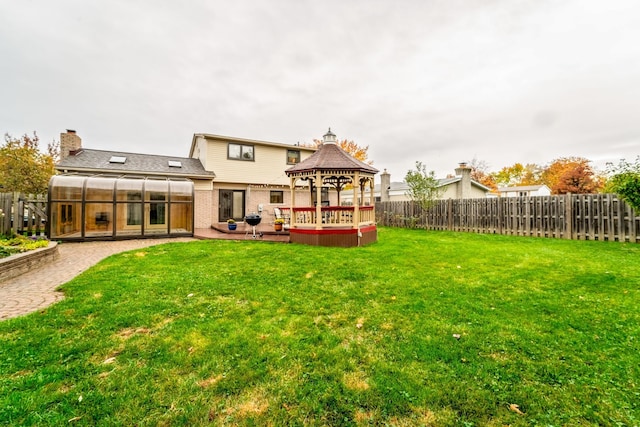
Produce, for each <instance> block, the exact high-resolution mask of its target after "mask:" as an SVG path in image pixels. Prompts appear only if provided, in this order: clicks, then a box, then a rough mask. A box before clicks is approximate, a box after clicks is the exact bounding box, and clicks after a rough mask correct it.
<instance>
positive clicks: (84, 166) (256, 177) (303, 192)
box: [48, 130, 335, 240]
mask: <svg viewBox="0 0 640 427" xmlns="http://www.w3.org/2000/svg"><path fill="white" fill-rule="evenodd" d="M315 151H316V149H315V148H311V147H302V146H299V145H287V144H282V143H275V142H266V141H257V140H250V139H242V138H235V137H225V136H220V135H210V134H204V133H201V134H195V135H194V136H193V139H192V143H191V148H190V151H189V157H173V156H161V155H152V154H140V153H130V152H121V151H106V150H93V149H89V148H85V147H83V146H82V140H81V138H80V137H79V136H78V135H77V134H76V132H75V131H73V130H67V132H66V133H62V134H61V135H60V153H61V160H60V161H59V162H58V164H57V165H56V170H57V171H58V173H59V175H56V176H54V177H53V178H52V180H51V182H50V185H49V200H50V202H51V203H50V204H49V210H50V212H49V221H48V223H49V224H50V231H49V236H50V237H51V238H54V239H59V240H84V239H91V238H100V239H110V238H135V237H141V236H142V237H155V236H178V235H193V230H194V229H195V228H210V227H217V226H221V224H224V225H225V226H226V221H227V219H229V218H234V219H236V220H237V221H243V220H244V218H245V217H246V215H247V214H249V213H251V212H256V213H259V214H260V215H262V216H263V217H267V219H268V220H271V219H273V218H271V217H272V216H273V215H274V210H273V208H274V207H281V208H284V207H289V201H290V199H291V193H292V192H291V191H290V190H289V179H288V178H287V176H286V174H285V172H284V171H285V169H287V168H288V167H291V166H292V165H295V164H297V163H299V162H300V161H302V160H304V159H306V158H307V157H309V156H310V155H311V154H313V153H314V152H315ZM295 192H299V193H300V197H301V198H303V197H304V196H307V197H308V196H309V193H310V192H309V188H308V186H307V187H305V186H304V185H300V186H299V187H298V188H296V189H295ZM325 196H326V199H327V200H329V199H330V198H331V197H335V195H332V194H331V192H329V191H327V192H326V194H325V192H323V197H325Z"/></svg>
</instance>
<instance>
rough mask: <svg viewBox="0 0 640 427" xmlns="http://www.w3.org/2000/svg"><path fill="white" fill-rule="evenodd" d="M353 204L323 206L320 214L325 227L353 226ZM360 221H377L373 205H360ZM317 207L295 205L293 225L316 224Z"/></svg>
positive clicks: (366, 222) (360, 223) (365, 222)
mask: <svg viewBox="0 0 640 427" xmlns="http://www.w3.org/2000/svg"><path fill="white" fill-rule="evenodd" d="M354 210H355V209H354V207H353V206H323V207H322V208H321V212H320V215H321V216H322V217H321V221H320V223H321V224H322V226H323V227H327V228H330V227H344V226H353V225H354V220H353V215H354ZM359 211H360V221H359V224H358V225H362V224H373V223H374V221H375V212H374V209H373V206H360V207H359ZM316 213H317V211H316V208H315V207H314V206H309V207H295V208H293V216H292V225H293V226H310V225H316V223H317V222H318V221H316Z"/></svg>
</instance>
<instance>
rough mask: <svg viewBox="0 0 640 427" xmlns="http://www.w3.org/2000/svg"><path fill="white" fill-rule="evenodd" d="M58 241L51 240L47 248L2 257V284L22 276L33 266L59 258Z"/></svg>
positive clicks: (0, 271) (0, 280) (0, 270)
mask: <svg viewBox="0 0 640 427" xmlns="http://www.w3.org/2000/svg"><path fill="white" fill-rule="evenodd" d="M58 256H59V253H58V243H57V242H49V246H47V247H46V248H39V249H34V250H32V251H27V252H23V253H19V254H15V255H11V256H10V257H7V258H2V259H0V285H1V284H2V282H4V281H5V280H9V279H11V278H13V277H16V276H20V275H21V274H24V273H26V272H28V271H30V270H32V269H33V268H36V267H39V266H41V265H43V264H45V263H49V262H52V261H53V260H55V259H57V258H58Z"/></svg>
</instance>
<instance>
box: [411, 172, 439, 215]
mask: <svg viewBox="0 0 640 427" xmlns="http://www.w3.org/2000/svg"><path fill="white" fill-rule="evenodd" d="M404 180H405V182H406V183H407V185H408V186H409V190H408V191H407V195H408V196H409V197H410V198H411V200H413V201H414V202H416V203H418V204H419V205H420V206H422V208H423V209H428V208H429V207H430V206H431V205H432V204H433V202H434V201H435V200H436V199H437V198H438V196H439V195H440V192H441V189H440V187H439V181H438V179H437V178H436V174H435V172H434V171H430V172H427V166H426V165H424V164H423V163H422V162H419V161H417V162H416V169H415V170H409V171H408V172H407V175H406V176H405V177H404Z"/></svg>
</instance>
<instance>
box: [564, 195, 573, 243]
mask: <svg viewBox="0 0 640 427" xmlns="http://www.w3.org/2000/svg"><path fill="white" fill-rule="evenodd" d="M564 232H565V236H564V238H565V239H572V238H573V203H571V193H567V194H566V195H565V196H564Z"/></svg>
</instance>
